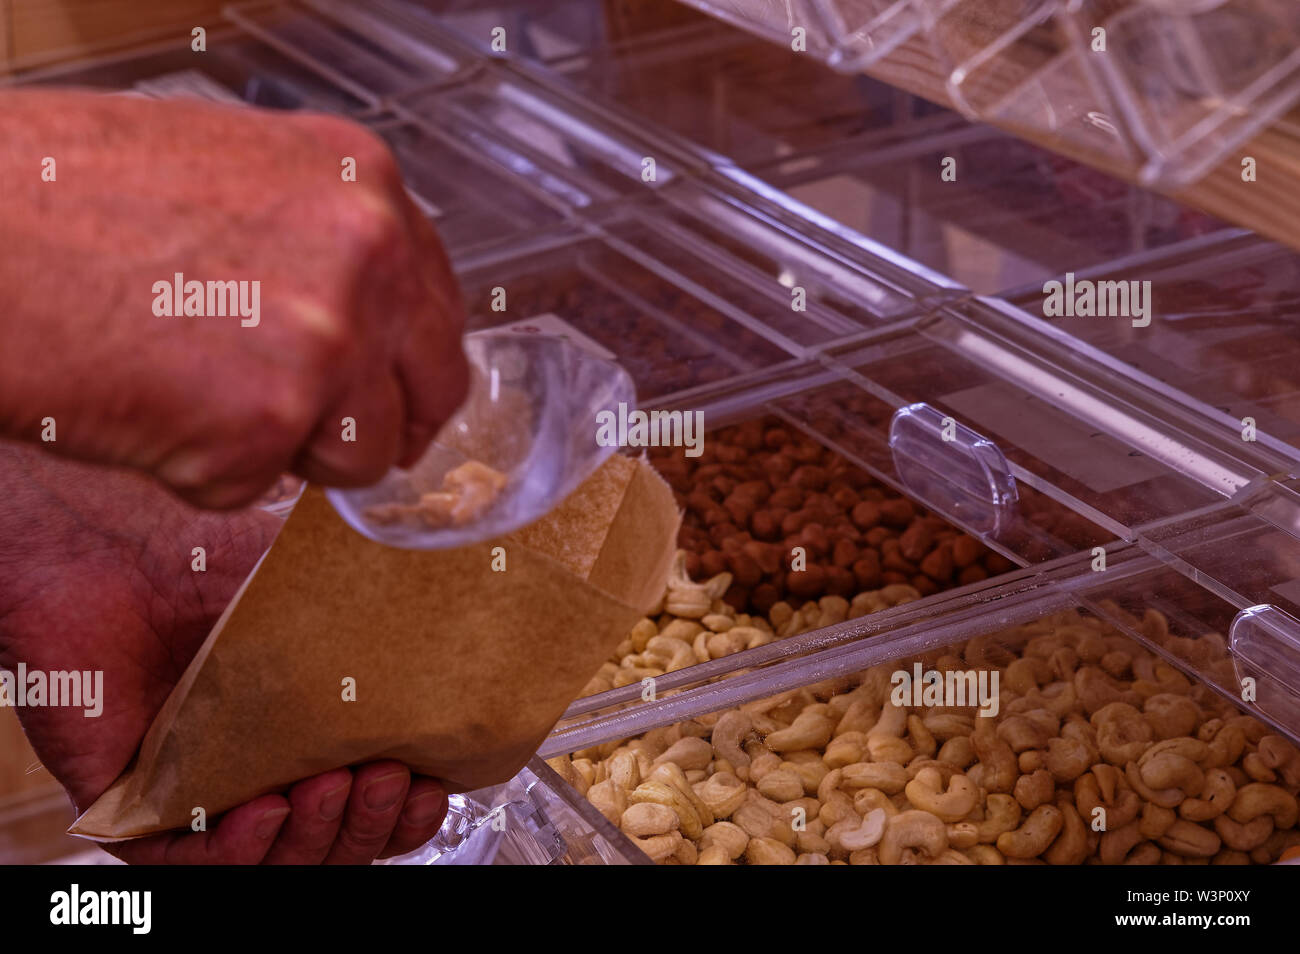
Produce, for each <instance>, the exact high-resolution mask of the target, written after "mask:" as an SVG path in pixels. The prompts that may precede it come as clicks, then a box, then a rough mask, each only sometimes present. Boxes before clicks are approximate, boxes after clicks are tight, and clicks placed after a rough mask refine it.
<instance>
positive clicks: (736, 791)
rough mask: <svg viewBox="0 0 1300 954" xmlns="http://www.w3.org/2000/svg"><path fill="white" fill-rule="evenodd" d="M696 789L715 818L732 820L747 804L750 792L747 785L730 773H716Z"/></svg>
mask: <svg viewBox="0 0 1300 954" xmlns="http://www.w3.org/2000/svg"><path fill="white" fill-rule="evenodd" d="M694 788H695V794H696V795H698V796H700V799H701V800H702V801H703V802H704V804H705V805H708V806H709V811H711V812H713V817H714V818H730V817H731V815H732V814H733V813H734V812H735V811H736V809H738V808H740V806H741V805H743V804H745V793H746V792H747V791H748V789H747V788H746V786H745V783H744V782H742V781H741V780H740V779H738V778H737V777H736V776H734V775H732V774H731V773H730V772H714V773H713V774H712V775H710V776H709V777H708V778H707V779H705V780H704V781H703V782H700V783H699V784H698V785H696V786H694Z"/></svg>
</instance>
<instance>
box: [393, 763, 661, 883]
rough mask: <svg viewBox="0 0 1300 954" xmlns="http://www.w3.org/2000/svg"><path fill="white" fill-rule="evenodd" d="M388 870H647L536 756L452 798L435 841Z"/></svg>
mask: <svg viewBox="0 0 1300 954" xmlns="http://www.w3.org/2000/svg"><path fill="white" fill-rule="evenodd" d="M380 863H381V864H389V865H625V864H648V863H649V859H647V858H646V857H645V856H644V855H643V854H642V853H641V852H640V851H639V850H638V849H637V848H636V846H635V845H633V844H632V843H631V842H630V841H629V840H628V838H627V836H626V835H624V834H623V833H622V832H621V831H619V830H618V829H617V828H615V827H614V826H613V825H611V824H610V823H609V822H608V821H606V820H605V819H604V818H603V817H602V816H601V815H600V813H599V812H597V811H596V810H595V809H594V808H593V807H592V806H591V805H590V803H588V802H587V801H585V800H584V799H582V798H581V797H579V796H578V795H577V793H576V792H574V791H573V790H572V789H569V788H568V787H567V786H565V785H564V783H563V781H562V780H561V779H560V777H559V776H558V775H556V774H555V772H554V771H553V770H552V769H551V768H550V766H548V765H547V764H546V763H545V762H544V761H542V760H541V759H538V758H534V759H533V760H532V761H531V762H529V763H528V765H527V767H525V768H523V769H522V770H520V772H519V774H518V775H516V776H515V777H514V778H512V779H511V780H510V781H508V782H505V783H504V784H501V785H494V786H492V787H490V788H484V789H478V790H477V791H473V792H468V793H466V794H464V795H452V796H451V797H450V805H449V810H448V813H447V819H446V821H444V822H443V825H442V828H441V829H440V830H439V832H438V834H437V836H436V837H435V838H434V839H433V840H432V841H430V842H428V843H427V844H424V845H422V846H421V847H420V848H418V849H416V850H415V851H413V852H410V853H408V854H405V855H400V856H399V857H396V858H390V859H388V860H386V861H383V862H380Z"/></svg>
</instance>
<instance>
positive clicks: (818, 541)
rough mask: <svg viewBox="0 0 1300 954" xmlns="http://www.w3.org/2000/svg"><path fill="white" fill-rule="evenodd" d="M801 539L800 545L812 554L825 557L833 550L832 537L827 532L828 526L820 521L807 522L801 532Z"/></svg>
mask: <svg viewBox="0 0 1300 954" xmlns="http://www.w3.org/2000/svg"><path fill="white" fill-rule="evenodd" d="M799 540H800V545H801V546H803V547H804V548H806V549H807V550H808V552H809V553H810V554H816V555H817V556H819V557H823V556H826V555H828V554H829V553H830V551H831V541H830V537H828V536H827V534H826V528H825V527H823V526H822V525H821V524H820V523H810V524H806V525H805V526H804V528H803V531H802V532H801V533H800V534H799Z"/></svg>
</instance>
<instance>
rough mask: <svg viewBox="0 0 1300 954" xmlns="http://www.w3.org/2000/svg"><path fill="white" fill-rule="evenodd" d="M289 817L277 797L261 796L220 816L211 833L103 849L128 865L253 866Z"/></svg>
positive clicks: (176, 835)
mask: <svg viewBox="0 0 1300 954" xmlns="http://www.w3.org/2000/svg"><path fill="white" fill-rule="evenodd" d="M288 816H289V802H288V801H287V800H286V799H285V798H284V797H283V796H281V795H263V796H261V797H260V798H255V799H253V800H252V801H251V802H246V803H244V804H243V805H240V806H239V807H237V808H232V809H231V810H230V811H228V812H226V813H225V814H224V815H223V816H221V821H220V822H218V824H217V827H216V828H214V829H212V830H211V831H198V832H167V833H165V834H161V835H151V836H149V837H148V838H137V839H135V840H133V841H124V842H121V843H120V844H116V845H105V846H104V849H105V850H106V851H108V852H109V853H111V854H113V855H116V856H117V857H118V858H121V859H122V860H123V861H125V862H126V863H127V864H132V865H255V864H257V863H259V862H260V861H261V860H262V859H263V858H264V857H265V856H266V853H267V852H268V851H270V849H271V845H272V843H273V842H274V841H275V837H276V835H278V834H279V833H280V829H281V828H282V827H283V825H284V820H285V819H286V818H287V817H288Z"/></svg>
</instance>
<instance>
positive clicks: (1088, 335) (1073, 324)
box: [1010, 233, 1300, 473]
mask: <svg viewBox="0 0 1300 954" xmlns="http://www.w3.org/2000/svg"><path fill="white" fill-rule="evenodd" d="M1056 280H1057V281H1059V282H1060V283H1061V286H1062V290H1063V293H1064V292H1066V291H1068V287H1069V286H1067V284H1066V282H1067V278H1066V276H1065V275H1059V276H1057V278H1056ZM1073 281H1074V282H1075V283H1076V284H1075V286H1074V287H1075V288H1076V289H1081V288H1083V287H1084V286H1083V285H1082V282H1085V281H1086V282H1092V283H1097V284H1096V285H1094V286H1093V287H1096V288H1103V287H1124V288H1129V289H1131V288H1134V287H1139V288H1140V287H1141V286H1140V285H1138V286H1133V285H1132V284H1130V283H1133V282H1138V283H1142V282H1149V283H1150V296H1149V297H1150V303H1149V305H1150V323H1149V324H1148V325H1145V326H1140V327H1137V326H1134V324H1133V322H1132V321H1129V320H1125V319H1123V318H1098V317H1070V316H1064V315H1057V316H1053V317H1045V316H1044V306H1045V300H1046V296H1045V295H1044V292H1043V289H1042V288H1041V287H1031V288H1026V289H1023V290H1021V291H1020V292H1019V293H1018V294H1014V295H1011V296H1010V300H1011V302H1012V303H1013V304H1014V305H1015V306H1016V307H1017V308H1020V309H1024V311H1023V312H1021V317H1022V320H1024V321H1026V322H1027V323H1029V324H1031V325H1032V326H1034V327H1037V328H1039V329H1040V333H1041V334H1044V335H1048V336H1057V337H1059V338H1060V339H1061V341H1062V342H1063V345H1062V346H1063V347H1066V348H1068V349H1070V350H1073V351H1076V352H1078V353H1079V354H1080V355H1081V358H1085V359H1087V360H1090V361H1092V362H1093V363H1095V364H1096V365H1098V366H1099V367H1109V368H1113V369H1117V370H1119V371H1120V372H1121V373H1124V374H1126V375H1132V376H1137V377H1140V378H1142V379H1144V380H1146V381H1148V382H1150V383H1151V386H1152V387H1158V388H1161V389H1163V390H1164V391H1165V393H1167V394H1168V395H1169V396H1170V397H1171V398H1172V399H1173V400H1174V401H1176V402H1177V403H1178V404H1180V405H1182V406H1184V407H1186V408H1187V409H1188V411H1189V412H1191V413H1196V414H1198V415H1200V416H1202V417H1204V418H1205V419H1206V421H1207V422H1208V425H1207V426H1209V427H1211V428H1212V429H1214V430H1216V431H1217V432H1218V433H1219V434H1220V435H1221V436H1222V438H1223V440H1225V441H1226V442H1227V443H1228V444H1229V445H1231V446H1232V447H1233V448H1234V449H1235V453H1237V454H1238V455H1239V456H1241V457H1242V458H1243V459H1245V460H1254V461H1256V463H1255V466H1256V467H1258V468H1261V469H1264V470H1266V471H1267V472H1269V473H1295V472H1296V468H1297V467H1298V466H1300V385H1298V384H1297V379H1296V373H1295V369H1296V367H1297V362H1298V361H1300V332H1297V324H1296V322H1297V319H1298V318H1300V296H1298V295H1297V292H1296V289H1297V287H1300V285H1298V283H1300V255H1297V253H1295V252H1294V251H1292V250H1291V249H1288V248H1285V247H1283V246H1280V245H1276V244H1274V243H1271V242H1267V241H1262V240H1260V239H1257V238H1255V237H1253V236H1250V235H1243V234H1240V233H1237V234H1232V235H1228V236H1226V237H1225V238H1224V240H1223V241H1209V242H1207V243H1205V244H1204V245H1203V246H1202V247H1200V248H1199V249H1195V250H1190V251H1187V252H1182V253H1171V254H1169V255H1167V256H1164V257H1158V258H1152V259H1146V260H1138V261H1129V262H1115V263H1108V264H1105V265H1100V266H1097V267H1095V268H1091V269H1081V270H1080V271H1079V272H1078V273H1076V274H1075V275H1074V278H1073ZM1110 282H1118V283H1122V286H1105V285H1102V284H1101V283H1110ZM1077 295H1078V291H1077V290H1076V296H1077ZM1031 316H1032V317H1031Z"/></svg>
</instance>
